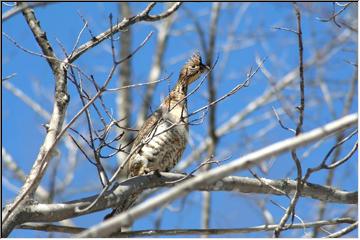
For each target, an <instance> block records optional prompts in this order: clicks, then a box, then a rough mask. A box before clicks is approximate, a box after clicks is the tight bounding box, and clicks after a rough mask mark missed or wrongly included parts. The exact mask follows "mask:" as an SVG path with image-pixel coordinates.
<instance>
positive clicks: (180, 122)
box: [106, 53, 210, 218]
mask: <svg viewBox="0 0 360 240" xmlns="http://www.w3.org/2000/svg"><path fill="white" fill-rule="evenodd" d="M209 69H210V68H209V67H208V66H206V65H204V64H203V63H202V62H201V57H200V54H199V53H195V54H193V55H192V57H191V58H190V59H189V60H188V62H187V63H186V64H185V65H184V66H183V68H182V69H181V72H180V75H179V79H178V81H177V83H176V85H175V87H174V88H173V89H172V91H171V92H170V93H169V95H168V96H167V97H166V98H165V100H164V101H163V102H162V103H161V105H160V107H159V108H158V109H157V110H156V111H155V112H154V113H153V114H152V115H151V116H150V117H149V118H148V119H147V120H146V121H145V123H144V124H143V126H142V127H141V129H140V130H139V132H138V135H137V137H136V139H135V141H134V143H133V146H132V149H131V151H130V154H131V153H132V152H133V155H132V156H130V159H129V160H128V164H127V167H126V168H127V169H126V170H127V176H128V178H130V177H134V176H139V175H144V174H147V173H150V172H163V171H165V172H166V171H170V170H171V169H172V168H173V167H174V166H175V165H176V164H177V162H178V161H179V160H180V158H181V155H182V153H183V152H184V150H185V147H186V143H187V137H188V131H189V127H188V119H187V99H186V95H187V90H188V85H189V84H191V83H192V82H194V81H195V80H197V79H198V78H199V77H200V75H201V74H202V73H204V72H205V71H206V70H209ZM136 197H137V195H136V196H131V197H130V198H129V199H128V200H127V203H125V204H124V205H123V206H122V207H119V208H117V209H114V211H113V212H112V213H111V214H109V215H108V216H106V218H108V217H111V216H112V215H113V214H115V213H120V212H122V211H124V210H126V209H127V208H129V207H131V205H132V204H133V203H134V202H135V200H136Z"/></svg>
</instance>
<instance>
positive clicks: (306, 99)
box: [1, 2, 358, 237]
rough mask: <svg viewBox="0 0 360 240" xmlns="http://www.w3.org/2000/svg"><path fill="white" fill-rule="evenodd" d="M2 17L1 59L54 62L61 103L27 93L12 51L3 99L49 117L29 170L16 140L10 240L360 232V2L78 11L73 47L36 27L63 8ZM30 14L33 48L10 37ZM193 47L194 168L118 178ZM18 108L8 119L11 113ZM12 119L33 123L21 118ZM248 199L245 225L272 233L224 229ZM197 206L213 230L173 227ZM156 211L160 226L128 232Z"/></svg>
mask: <svg viewBox="0 0 360 240" xmlns="http://www.w3.org/2000/svg"><path fill="white" fill-rule="evenodd" d="M3 4H4V5H5V6H4V7H7V9H9V10H7V11H5V12H4V13H3V16H2V20H3V21H4V23H5V27H4V30H3V33H2V36H3V41H4V42H6V44H7V45H5V47H6V46H12V47H13V48H14V49H16V51H17V52H18V53H20V54H23V55H24V56H30V57H31V58H34V59H40V60H41V61H42V62H47V64H48V67H50V68H49V72H50V73H51V77H52V78H53V79H54V81H53V83H54V86H55V90H54V91H50V89H47V87H41V86H40V87H39V86H38V85H36V83H35V82H36V80H34V84H33V85H34V86H35V85H36V86H38V88H43V89H46V93H43V92H44V91H42V93H41V97H42V98H45V97H47V98H49V99H51V101H53V106H52V108H51V110H50V107H49V106H47V105H46V104H44V103H40V102H39V101H37V100H36V98H33V97H31V96H32V95H34V93H33V92H32V90H30V89H27V90H25V89H21V87H18V86H17V84H16V82H17V79H18V78H20V77H22V78H28V80H31V78H30V76H23V75H20V74H19V72H21V71H20V69H18V70H17V69H16V67H17V68H20V67H21V66H18V65H16V64H14V63H12V61H11V58H12V57H13V56H12V55H11V54H9V53H8V52H6V53H5V56H6V58H9V59H10V60H9V62H10V63H11V64H13V65H11V64H10V63H9V64H4V63H3V68H5V69H6V68H9V69H6V72H10V71H13V72H10V74H9V75H5V76H2V86H3V87H4V92H5V93H6V94H8V96H9V95H11V96H15V97H16V99H19V100H20V101H21V102H22V103H23V104H25V106H26V107H27V108H29V109H31V110H32V111H33V112H34V113H35V114H36V116H38V117H40V118H39V119H38V120H37V122H38V124H37V125H38V126H43V127H42V128H41V131H43V133H45V134H43V133H41V134H39V137H38V138H41V136H42V135H43V138H42V144H41V147H40V148H38V149H37V150H36V152H37V154H36V155H37V156H36V157H35V159H26V161H28V162H30V161H31V164H32V167H31V168H30V171H29V173H27V172H26V170H24V165H23V164H22V162H23V161H22V160H21V159H16V157H14V156H16V153H15V152H12V150H11V148H8V147H7V145H9V138H10V136H9V133H7V134H5V138H4V143H3V147H2V169H3V178H2V180H3V181H2V183H3V185H2V186H3V187H4V188H5V189H6V191H7V192H14V198H12V197H8V196H2V202H3V209H2V232H1V234H2V237H7V236H9V235H10V236H12V235H11V234H13V233H15V232H17V231H18V230H17V229H28V230H36V231H43V232H45V233H48V234H49V235H47V236H49V237H50V236H67V237H68V236H72V235H75V236H76V237H134V236H197V235H200V236H204V237H207V236H212V235H221V236H232V235H230V234H234V235H235V236H262V237H264V236H273V237H280V236H285V235H286V234H287V235H286V236H293V237H294V236H296V237H319V236H327V237H341V236H343V235H345V234H349V233H350V234H353V230H354V229H357V226H358V220H357V214H355V212H357V211H356V209H357V203H358V192H357V189H356V188H355V187H354V186H357V185H356V184H353V181H355V180H357V171H356V168H357V161H356V159H357V149H358V142H357V133H358V131H357V121H358V117H357V105H356V104H357V75H358V69H357V68H358V63H357V44H358V42H357V31H358V29H357V26H358V25H357V12H356V10H357V7H358V6H357V3H353V2H350V3H276V4H274V3H272V4H271V3H267V4H261V5H259V4H257V3H227V2H221V3H220V2H214V3H197V4H194V3H181V2H174V3H128V2H121V3H116V4H117V10H118V13H116V14H114V13H112V14H110V13H109V12H108V10H102V11H104V12H106V15H107V16H106V17H104V18H103V22H102V23H94V22H92V21H91V19H89V15H87V14H84V13H83V12H81V11H77V15H78V24H82V25H81V27H80V28H79V29H78V31H77V32H76V34H74V36H75V38H74V40H73V42H71V45H70V46H71V47H70V48H69V43H68V42H64V40H63V39H62V38H61V36H50V35H48V34H47V32H48V31H49V29H46V28H47V27H49V24H50V23H48V24H41V25H40V21H41V23H43V22H45V21H46V20H47V19H40V18H41V17H39V16H41V14H38V11H42V12H45V13H47V14H51V12H50V10H49V9H52V8H54V7H57V4H58V3H54V4H48V3H26V2H18V3H15V4H10V3H3ZM66 4H68V3H66ZM66 4H65V5H66ZM109 4H115V3H103V5H101V4H100V5H98V6H99V12H101V10H100V9H101V6H107V5H109ZM199 6H202V7H199ZM273 8H282V10H283V11H282V12H283V13H285V15H283V14H281V15H279V16H278V18H277V19H276V21H272V22H271V25H269V23H268V22H262V20H268V21H269V22H270V20H269V19H270V18H271V17H272V16H271V15H265V16H261V17H258V15H259V14H260V13H261V11H265V10H267V11H269V12H271V11H273V10H271V9H273ZM48 11H49V12H48ZM251 11H255V12H257V14H258V15H256V16H254V14H252V12H251ZM20 13H22V15H23V16H22V18H23V20H25V21H24V22H25V24H26V26H27V29H29V30H30V32H27V34H30V33H31V34H32V37H33V39H35V41H36V44H37V47H32V48H30V47H28V44H24V41H22V39H19V38H16V37H13V36H12V34H11V33H12V32H14V30H13V29H11V31H10V30H9V28H7V25H6V24H11V22H12V21H14V20H15V18H16V17H20ZM257 18H259V19H257ZM274 23H275V24H274ZM320 25H321V26H320ZM319 26H320V27H319ZM99 29H100V30H99ZM319 29H321V31H318V30H319ZM55 37H57V38H56V43H55V42H53V39H55ZM54 41H55V40H54ZM179 44H184V45H187V47H186V48H185V49H184V50H182V49H180V47H179V46H180V45H179ZM178 45H179V46H178ZM189 46H191V47H189ZM149 48H151V49H150V50H149ZM38 49H40V51H39V50H38ZM69 49H70V50H69ZM254 49H255V50H254ZM279 49H281V50H282V51H279ZM96 50H99V51H101V52H102V60H101V63H99V64H98V65H96V69H92V67H93V66H94V65H95V64H94V65H91V64H90V63H87V62H86V61H85V60H86V59H87V58H89V56H92V55H91V54H95V56H96V54H98V53H94V52H95V51H96ZM196 50H199V51H200V52H201V55H202V56H203V58H204V59H205V60H206V64H207V65H208V66H211V70H210V71H209V72H208V73H207V74H206V75H205V76H204V77H202V78H200V79H199V80H198V82H197V83H196V84H194V85H195V86H194V87H192V88H191V89H190V91H189V94H188V95H187V96H186V101H188V104H189V106H190V110H189V115H188V121H189V123H190V137H189V138H190V139H189V147H188V148H187V150H186V151H185V154H184V155H183V157H182V160H181V161H180V162H179V164H178V165H177V166H176V168H175V169H174V172H161V173H160V174H157V173H155V174H153V173H150V174H148V175H144V176H137V177H134V178H130V179H122V180H121V181H119V177H123V176H125V175H124V173H126V169H125V165H126V162H127V160H128V159H129V158H130V156H131V155H132V154H133V151H131V146H132V142H133V140H134V137H135V136H136V134H137V132H138V129H139V128H140V127H141V126H142V124H143V123H144V120H145V119H146V117H147V116H148V114H149V113H151V112H152V111H153V110H154V109H155V108H156V106H157V105H158V103H159V101H161V97H162V96H164V95H167V93H168V91H169V87H170V85H172V84H171V83H170V81H172V80H173V78H174V76H176V75H177V71H178V70H179V68H180V67H181V64H183V62H184V61H185V60H186V59H187V58H188V57H189V56H190V55H191V54H192V52H194V51H196ZM149 51H151V53H150V52H149ZM249 52H251V53H250V54H249ZM59 56H61V57H59ZM139 63H141V64H139ZM145 65H148V66H149V67H148V68H147V69H142V67H143V66H145ZM336 71H338V72H336ZM19 75H20V76H19ZM40 85H41V84H40ZM46 86H48V85H46ZM204 86H207V88H206V87H204ZM40 92H41V91H40ZM8 96H5V101H4V109H5V113H6V110H7V109H8V108H15V107H13V105H11V103H10V102H8V100H7V99H8ZM7 111H9V113H12V114H16V115H17V116H19V117H20V118H21V116H20V115H21V113H20V111H17V109H16V108H15V109H8V110H7ZM8 119H10V118H9V117H7V116H3V120H4V124H3V126H4V128H5V129H6V128H9V129H11V126H10V125H11V124H10V122H9V120H8ZM24 127H28V126H24ZM172 127H174V126H172ZM16 132H17V133H20V132H21V131H16ZM16 137H24V136H16ZM152 137H153V136H149V137H148V139H145V140H144V142H143V144H145V142H146V141H149V140H150V139H151V138H152ZM25 147H26V146H25ZM25 147H24V148H25ZM19 149H20V151H23V150H24V149H22V147H19ZM135 150H137V149H135ZM84 172H86V173H88V174H87V176H86V179H85V178H84ZM184 172H186V174H185V173H184ZM239 174H240V175H241V176H239ZM345 174H346V176H348V177H349V179H350V180H342V179H341V178H342V176H344V175H345ZM244 175H245V176H244ZM349 181H351V182H349ZM79 185H80V186H79ZM19 186H20V187H19ZM199 191H200V192H201V193H202V194H201V197H200V196H198V195H196V193H197V192H199ZM140 193H141V197H139V198H138V199H137V202H136V204H135V205H134V206H133V207H131V208H129V209H127V210H125V211H124V212H122V213H121V214H118V215H116V216H114V217H112V218H109V219H106V220H104V221H103V218H102V217H103V216H105V211H107V212H108V211H109V210H110V209H111V208H115V207H117V206H121V205H123V204H125V202H126V200H127V199H128V198H130V197H131V196H132V195H134V194H140ZM90 194H91V195H90ZM74 196H77V197H74ZM219 196H220V197H222V198H223V199H226V200H224V202H219V201H218V200H216V197H219ZM237 201H238V202H241V203H245V205H246V204H248V205H249V204H250V205H251V206H252V209H250V210H249V209H246V206H244V204H237V205H236V209H234V210H233V212H234V213H236V214H238V215H239V214H240V213H242V212H249V211H252V215H253V216H252V217H251V218H253V219H257V221H258V222H263V223H262V224H255V221H254V224H252V222H250V220H249V223H248V222H247V218H248V217H247V216H244V215H239V216H238V218H242V220H241V221H240V220H239V219H236V218H235V217H233V218H231V217H230V216H229V217H228V216H226V217H225V215H227V214H228V212H227V211H231V210H232V209H229V208H230V207H229V206H230V205H231V206H235V204H234V203H235V202H237ZM5 202H6V205H5ZM254 203H255V204H254ZM332 203H337V205H336V206H341V207H336V206H335V205H334V204H332ZM304 204H305V205H306V204H308V205H310V206H311V208H312V209H311V214H310V213H308V212H306V211H304V209H306V208H309V206H304ZM226 205H229V206H226ZM200 206H201V207H200ZM314 206H316V207H314ZM186 208H196V209H199V210H198V211H199V214H201V217H200V218H199V219H198V221H199V223H200V225H201V229H196V228H195V227H191V228H184V227H181V228H174V229H162V227H161V226H162V224H163V223H164V222H165V221H168V219H167V216H166V214H165V213H166V212H168V211H172V213H171V215H173V216H176V217H177V218H178V219H185V218H187V217H189V216H187V215H186ZM102 210H105V211H103V212H101V213H102V214H103V216H99V215H96V217H95V216H94V215H91V214H92V213H95V212H98V211H102ZM152 213H155V214H156V215H155V217H154V218H156V220H155V221H154V222H155V223H154V224H153V223H151V224H150V226H153V229H150V228H149V229H142V230H136V231H135V230H132V229H131V228H130V229H126V231H124V228H122V227H124V226H131V225H132V224H133V223H135V222H136V221H137V220H138V219H139V218H141V217H143V216H148V215H149V214H152ZM229 215H230V214H229ZM80 216H81V218H84V219H85V218H86V219H91V223H92V226H91V227H89V228H84V227H82V226H79V224H77V223H76V221H74V220H73V218H75V217H80ZM219 219H223V220H224V221H220V220H219ZM249 219H250V217H249ZM192 220H193V219H192ZM57 222H58V223H57ZM219 222H221V223H219ZM227 222H228V223H229V222H231V224H228V225H227V224H225V223H227ZM243 224H252V225H250V226H249V225H243ZM234 226H236V227H234ZM121 229H122V230H123V231H122V232H121ZM54 233H56V235H53V234H54ZM255 233H257V235H252V234H255ZM247 234H248V235H247ZM42 236H44V235H42Z"/></svg>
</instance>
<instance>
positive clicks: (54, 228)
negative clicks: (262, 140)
mask: <svg viewBox="0 0 360 240" xmlns="http://www.w3.org/2000/svg"><path fill="white" fill-rule="evenodd" d="M344 223H347V224H352V223H353V224H354V220H353V219H351V218H337V219H331V220H322V221H316V222H307V223H300V224H293V225H291V226H290V225H286V227H289V228H290V229H302V228H311V227H321V226H332V225H339V224H344ZM276 226H277V225H274V224H272V225H260V226H255V227H249V228H230V229H229V228H224V229H167V230H140V231H130V232H123V233H117V234H114V235H113V236H112V237H119V238H128V237H135V236H143V237H150V236H182V235H200V234H202V235H203V234H206V235H220V234H243V233H254V232H262V231H272V230H273V229H275V228H276ZM350 226H352V225H350ZM350 226H349V227H350ZM18 228H19V229H33V230H37V231H46V232H62V233H72V234H74V233H80V232H81V231H84V230H85V229H84V228H77V227H70V226H58V225H52V224H41V223H31V224H22V225H20V226H19V227H18Z"/></svg>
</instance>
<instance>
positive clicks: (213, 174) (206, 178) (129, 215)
mask: <svg viewBox="0 0 360 240" xmlns="http://www.w3.org/2000/svg"><path fill="white" fill-rule="evenodd" d="M356 123H357V114H352V115H348V116H346V117H344V118H342V119H339V120H337V121H334V122H331V123H329V124H326V125H324V126H322V127H320V128H317V129H314V130H312V131H310V132H307V133H303V134H301V135H299V136H295V137H292V138H289V139H286V140H283V141H280V142H277V143H275V144H272V145H269V146H267V147H265V148H263V149H261V150H258V151H255V152H253V153H251V154H248V155H245V156H243V157H241V158H239V159H236V160H234V161H233V162H231V163H229V164H225V165H222V166H220V167H218V168H215V169H212V170H210V171H208V172H205V173H201V174H199V175H198V176H196V177H194V178H192V179H190V180H187V181H184V182H182V183H181V184H179V185H177V186H176V187H174V188H171V189H170V190H168V191H166V192H164V193H162V194H160V195H157V196H156V197H153V198H151V199H149V200H146V201H145V202H143V203H140V204H139V205H137V206H135V207H133V208H131V209H129V210H127V211H125V212H123V213H121V214H119V215H117V216H114V217H112V218H110V219H108V220H106V221H105V222H103V223H100V224H98V225H96V226H93V227H91V228H90V229H88V230H86V231H84V232H83V233H81V234H79V235H78V236H77V237H90V236H96V237H100V236H110V235H111V234H112V233H114V232H117V230H118V229H119V228H121V226H124V225H125V226H126V225H128V224H129V223H130V222H132V221H133V220H135V219H137V218H139V217H141V216H143V215H145V214H147V213H149V212H151V211H152V210H153V209H154V208H156V207H159V206H162V205H163V204H165V203H167V202H169V201H172V200H174V199H176V198H178V197H180V196H183V195H186V194H187V193H188V192H189V191H191V189H194V188H196V187H197V186H199V185H201V184H203V183H208V184H210V183H213V182H215V181H217V180H219V179H221V178H223V177H225V176H228V175H230V174H231V173H233V172H236V171H239V170H241V169H244V168H249V167H251V166H253V165H255V164H259V163H260V162H262V161H264V160H265V159H267V158H268V157H270V156H275V155H277V154H281V153H283V152H285V151H289V150H291V149H296V148H298V147H300V146H304V145H306V144H309V143H310V142H313V141H315V140H318V139H321V138H324V137H326V136H328V135H329V134H331V133H333V132H336V131H339V130H341V129H343V128H346V127H349V126H351V125H353V124H356Z"/></svg>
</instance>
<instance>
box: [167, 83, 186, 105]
mask: <svg viewBox="0 0 360 240" xmlns="http://www.w3.org/2000/svg"><path fill="white" fill-rule="evenodd" d="M187 90H188V85H187V81H186V79H183V78H180V77H179V80H178V81H177V83H176V85H175V86H174V88H173V89H172V90H171V92H170V93H169V95H168V96H167V97H166V99H165V101H164V103H165V105H169V106H174V105H179V106H182V107H185V108H186V107H187V99H186V95H187Z"/></svg>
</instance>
